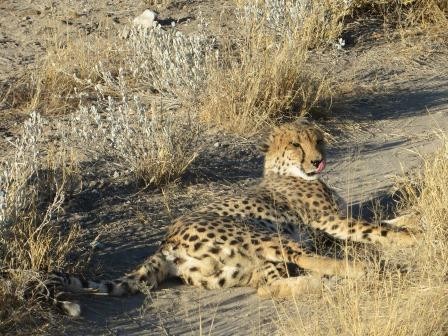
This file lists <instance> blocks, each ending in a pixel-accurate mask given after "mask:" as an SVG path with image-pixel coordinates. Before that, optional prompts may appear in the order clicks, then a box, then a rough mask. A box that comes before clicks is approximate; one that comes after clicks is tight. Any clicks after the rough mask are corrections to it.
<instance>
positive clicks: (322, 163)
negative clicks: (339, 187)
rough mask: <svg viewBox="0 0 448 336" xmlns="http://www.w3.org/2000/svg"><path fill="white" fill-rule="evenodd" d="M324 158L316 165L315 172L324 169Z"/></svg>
mask: <svg viewBox="0 0 448 336" xmlns="http://www.w3.org/2000/svg"><path fill="white" fill-rule="evenodd" d="M325 164H326V163H325V160H322V161H321V162H320V163H319V166H318V167H317V172H318V173H320V172H321V171H322V170H324V169H325Z"/></svg>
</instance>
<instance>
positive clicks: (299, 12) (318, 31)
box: [201, 1, 344, 134]
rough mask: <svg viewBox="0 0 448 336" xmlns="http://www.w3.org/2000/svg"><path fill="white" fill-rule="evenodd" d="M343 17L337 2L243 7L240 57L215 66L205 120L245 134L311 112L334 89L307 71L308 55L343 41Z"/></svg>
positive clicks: (247, 4)
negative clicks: (320, 48)
mask: <svg viewBox="0 0 448 336" xmlns="http://www.w3.org/2000/svg"><path fill="white" fill-rule="evenodd" d="M343 14H344V11H343V9H342V8H338V4H336V2H333V1H325V2H321V3H313V4H311V3H308V2H306V5H304V4H303V3H301V2H294V1H265V2H262V1H258V2H244V4H243V6H242V8H241V9H240V17H239V25H240V26H241V28H242V30H243V33H242V36H243V39H242V41H241V45H240V47H239V51H238V54H237V55H236V57H235V56H233V55H232V53H230V52H228V53H226V52H224V54H223V55H221V58H220V60H219V61H218V63H215V64H212V67H211V69H210V71H209V80H208V86H207V90H206V92H205V98H204V99H203V101H204V104H203V106H202V108H201V116H202V118H203V120H205V121H206V122H207V123H210V124H214V125H218V126H219V127H221V128H224V129H226V130H231V131H235V132H238V133H245V134H247V133H253V132H256V131H257V130H259V129H260V128H261V127H262V126H263V125H264V124H266V123H269V122H271V121H272V120H275V119H277V118H282V117H284V116H285V115H289V116H298V115H303V114H306V113H308V112H310V111H311V110H312V109H313V108H314V107H316V105H318V104H319V101H320V100H321V99H322V98H328V97H329V95H330V88H329V82H328V81H327V80H326V79H325V76H324V75H323V74H318V73H317V74H316V73H313V72H311V71H309V70H307V69H306V65H307V62H308V57H309V51H308V50H309V49H310V48H312V47H315V46H317V45H320V44H322V43H326V42H328V41H332V40H333V39H335V38H336V37H337V36H339V33H340V31H341V28H342V25H341V23H340V22H339V19H340V18H341V17H342V16H343Z"/></svg>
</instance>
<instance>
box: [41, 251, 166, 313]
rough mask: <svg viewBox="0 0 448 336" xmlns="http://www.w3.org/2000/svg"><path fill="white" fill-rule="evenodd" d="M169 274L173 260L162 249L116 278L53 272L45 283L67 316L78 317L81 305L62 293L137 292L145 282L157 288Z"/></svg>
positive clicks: (54, 301)
mask: <svg viewBox="0 0 448 336" xmlns="http://www.w3.org/2000/svg"><path fill="white" fill-rule="evenodd" d="M169 275H170V262H169V261H168V260H166V257H165V256H164V255H163V254H162V253H161V252H160V251H159V252H157V253H156V254H154V255H153V256H151V257H150V258H148V259H147V260H146V261H145V262H144V263H143V265H142V266H141V267H140V268H139V269H137V270H136V271H134V272H132V273H130V274H127V275H125V276H123V277H121V278H118V279H115V280H101V281H93V280H87V279H84V278H82V277H77V276H73V275H70V274H67V273H60V272H52V273H50V274H49V275H48V278H47V280H46V282H45V285H46V287H48V288H52V290H51V291H52V292H54V293H55V294H54V295H52V296H51V298H49V299H48V301H53V303H54V304H55V305H56V306H57V307H59V308H61V309H62V310H63V311H64V312H65V313H66V314H67V315H70V316H78V315H79V314H80V313H81V309H80V307H79V305H78V304H76V303H72V302H69V301H62V300H59V299H58V297H59V294H60V293H63V292H66V291H68V292H74V293H76V292H78V293H79V292H81V293H91V294H96V295H113V296H122V295H128V294H134V293H136V292H138V291H139V290H140V288H141V286H142V285H146V286H148V287H149V288H150V289H154V288H156V287H157V286H158V285H159V284H160V283H161V282H162V281H163V280H165V279H166V278H167V277H168V276H169Z"/></svg>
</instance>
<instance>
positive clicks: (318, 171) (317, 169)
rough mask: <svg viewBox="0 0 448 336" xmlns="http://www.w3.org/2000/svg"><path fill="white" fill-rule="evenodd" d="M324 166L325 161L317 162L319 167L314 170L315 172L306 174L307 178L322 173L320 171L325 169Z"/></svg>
mask: <svg viewBox="0 0 448 336" xmlns="http://www.w3.org/2000/svg"><path fill="white" fill-rule="evenodd" d="M325 166H326V162H325V160H322V161H321V162H319V165H318V166H317V168H316V171H314V172H311V173H306V174H307V175H308V176H314V175H316V174H319V173H320V172H322V170H324V169H325Z"/></svg>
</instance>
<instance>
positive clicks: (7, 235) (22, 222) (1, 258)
mask: <svg viewBox="0 0 448 336" xmlns="http://www.w3.org/2000/svg"><path fill="white" fill-rule="evenodd" d="M43 127H44V121H43V120H42V119H41V118H40V116H39V115H38V114H35V113H34V114H32V115H31V118H30V119H29V120H28V121H27V122H25V124H24V127H23V134H22V136H21V138H19V139H18V140H17V141H16V143H15V144H14V145H15V151H14V154H13V155H12V157H10V158H9V159H8V160H7V161H3V162H2V163H1V170H0V174H1V175H0V193H1V197H0V234H1V235H0V272H1V273H2V281H1V282H0V303H2V304H1V305H0V316H1V319H0V331H1V332H6V331H8V330H11V328H16V327H17V325H18V323H19V322H24V321H27V322H30V323H31V322H32V321H35V320H39V319H42V318H44V317H45V315H46V314H47V313H46V311H45V310H42V309H41V306H40V304H41V303H40V302H38V301H36V300H35V297H34V296H33V294H32V293H31V292H30V291H29V286H30V285H31V284H32V283H36V282H37V283H38V282H39V281H40V279H41V273H40V272H42V271H43V272H48V271H50V270H54V269H61V268H67V267H68V266H69V265H68V263H67V255H68V254H69V253H71V252H72V251H73V250H74V243H75V241H76V238H77V237H78V234H79V229H78V227H76V226H75V227H63V226H61V224H60V223H59V222H58V217H59V215H60V213H61V211H62V204H63V202H64V198H65V192H66V189H67V185H68V180H69V179H70V176H71V174H72V172H73V170H72V169H73V166H72V165H71V164H67V161H60V160H59V158H56V157H53V152H51V151H50V152H47V151H46V150H45V148H44V138H43ZM62 152H63V149H62ZM56 163H57V164H56ZM74 267H76V266H75V265H74V264H73V263H72V265H70V268H72V269H73V268H74ZM19 325H26V323H19Z"/></svg>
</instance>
